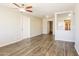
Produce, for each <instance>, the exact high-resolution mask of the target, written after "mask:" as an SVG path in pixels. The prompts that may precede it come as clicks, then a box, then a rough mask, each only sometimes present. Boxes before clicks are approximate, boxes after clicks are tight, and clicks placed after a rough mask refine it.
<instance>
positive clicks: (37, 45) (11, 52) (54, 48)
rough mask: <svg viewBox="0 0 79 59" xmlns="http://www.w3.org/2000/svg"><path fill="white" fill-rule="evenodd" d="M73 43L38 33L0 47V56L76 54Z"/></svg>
mask: <svg viewBox="0 0 79 59" xmlns="http://www.w3.org/2000/svg"><path fill="white" fill-rule="evenodd" d="M77 55H78V54H77V52H76V50H75V48H74V43H71V42H64V41H55V40H54V36H53V35H39V36H36V37H33V38H30V39H24V40H22V41H20V42H17V43H14V44H11V45H8V46H4V47H1V48H0V56H77Z"/></svg>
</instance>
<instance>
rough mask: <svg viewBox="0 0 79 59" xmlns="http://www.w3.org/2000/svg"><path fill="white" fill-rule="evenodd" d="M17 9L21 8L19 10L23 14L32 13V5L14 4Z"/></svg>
mask: <svg viewBox="0 0 79 59" xmlns="http://www.w3.org/2000/svg"><path fill="white" fill-rule="evenodd" d="M13 4H14V5H15V6H16V7H18V8H19V10H20V11H21V12H26V11H27V12H32V5H30V4H27V5H26V4H17V3H13Z"/></svg>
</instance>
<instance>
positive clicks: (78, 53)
mask: <svg viewBox="0 0 79 59" xmlns="http://www.w3.org/2000/svg"><path fill="white" fill-rule="evenodd" d="M74 47H75V50H76V51H77V53H78V55H79V51H78V49H77V47H76V45H74Z"/></svg>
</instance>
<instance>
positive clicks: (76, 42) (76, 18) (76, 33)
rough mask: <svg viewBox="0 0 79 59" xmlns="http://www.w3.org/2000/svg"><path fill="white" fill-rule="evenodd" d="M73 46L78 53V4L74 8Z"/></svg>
mask: <svg viewBox="0 0 79 59" xmlns="http://www.w3.org/2000/svg"><path fill="white" fill-rule="evenodd" d="M75 48H76V50H77V52H78V54H79V4H77V5H76V8H75Z"/></svg>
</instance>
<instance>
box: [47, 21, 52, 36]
mask: <svg viewBox="0 0 79 59" xmlns="http://www.w3.org/2000/svg"><path fill="white" fill-rule="evenodd" d="M48 29H49V30H48V34H53V21H48Z"/></svg>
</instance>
